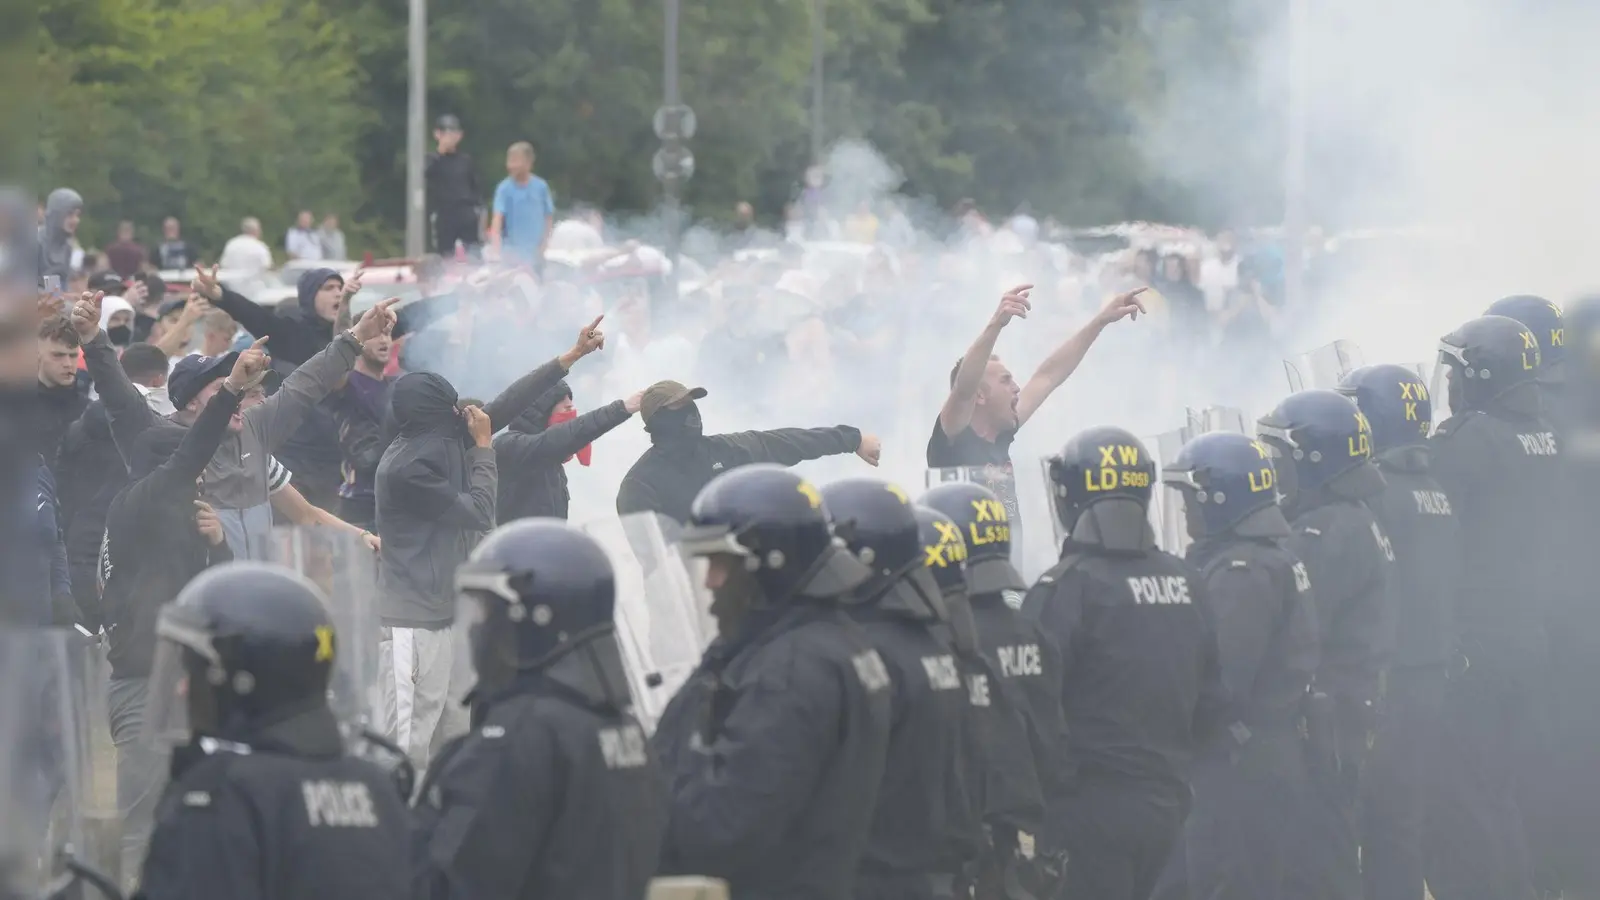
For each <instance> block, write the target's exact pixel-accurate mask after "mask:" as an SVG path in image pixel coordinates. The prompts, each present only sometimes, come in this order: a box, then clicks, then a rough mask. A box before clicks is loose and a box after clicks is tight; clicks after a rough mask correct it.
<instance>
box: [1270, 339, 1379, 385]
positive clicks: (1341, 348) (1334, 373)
mask: <svg viewBox="0 0 1600 900" xmlns="http://www.w3.org/2000/svg"><path fill="white" fill-rule="evenodd" d="M1364 365H1366V362H1365V361H1364V358H1363V356H1362V353H1361V348H1360V347H1357V346H1356V344H1355V342H1354V341H1346V340H1337V341H1334V342H1333V343H1331V344H1323V345H1322V346H1321V347H1318V348H1316V349H1314V350H1309V351H1307V352H1305V353H1302V354H1300V355H1299V356H1295V357H1291V358H1289V359H1286V360H1284V361H1283V370H1284V373H1285V374H1286V375H1288V377H1289V391H1290V392H1291V393H1294V392H1298V391H1310V390H1329V391H1331V390H1333V389H1334V388H1336V387H1338V386H1339V381H1340V379H1342V378H1344V376H1346V375H1348V374H1350V372H1351V371H1352V370H1354V369H1359V368H1361V367H1362V366H1364Z"/></svg>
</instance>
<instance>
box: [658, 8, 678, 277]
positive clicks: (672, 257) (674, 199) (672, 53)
mask: <svg viewBox="0 0 1600 900" xmlns="http://www.w3.org/2000/svg"><path fill="white" fill-rule="evenodd" d="M666 3H667V9H666V28H667V44H666V52H665V54H664V56H665V60H664V62H665V64H666V71H665V72H663V73H662V75H663V78H662V84H663V87H664V97H663V99H664V100H665V104H666V105H667V106H677V105H678V103H679V98H678V0H666ZM673 143H676V141H674V142H673ZM678 182H679V179H677V178H668V179H666V185H665V187H666V202H665V209H664V210H663V212H664V213H665V218H666V228H667V247H666V249H667V262H668V263H669V264H671V266H672V271H671V272H670V273H668V275H667V297H668V298H669V302H671V303H674V304H676V303H677V302H678V238H679V234H678V232H679V228H680V226H679V224H678V220H679V210H678V189H679V183H678Z"/></svg>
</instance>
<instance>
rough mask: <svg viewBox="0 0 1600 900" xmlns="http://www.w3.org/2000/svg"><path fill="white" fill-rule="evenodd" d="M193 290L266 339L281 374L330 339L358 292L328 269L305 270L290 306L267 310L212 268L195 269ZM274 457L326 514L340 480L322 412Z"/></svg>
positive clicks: (327, 417) (335, 438)
mask: <svg viewBox="0 0 1600 900" xmlns="http://www.w3.org/2000/svg"><path fill="white" fill-rule="evenodd" d="M195 272H196V278H195V284H194V288H195V291H196V292H198V293H199V294H201V295H202V296H204V297H206V298H207V299H209V300H210V301H211V303H212V305H214V306H216V307H217V308H218V309H220V310H222V311H223V312H226V313H227V314H228V315H230V316H232V317H233V318H234V320H235V321H237V322H238V323H239V325H240V326H241V327H242V328H244V330H245V331H248V332H250V333H251V334H252V335H255V336H256V337H265V338H270V339H271V343H270V344H269V346H271V347H272V367H273V370H274V371H276V372H277V373H278V374H279V375H283V376H287V375H288V374H289V373H290V372H292V371H294V369H295V367H296V366H299V365H300V364H301V363H304V362H305V361H306V360H308V359H310V358H311V357H312V356H314V355H316V354H317V353H318V352H320V351H321V350H322V348H323V347H326V346H327V345H328V341H330V340H332V339H333V333H334V328H335V325H336V323H338V322H339V321H340V320H341V319H344V318H348V316H349V303H350V298H351V297H352V296H354V295H355V293H356V291H359V290H360V289H361V279H360V277H359V275H358V276H357V277H354V278H351V279H350V281H349V282H348V283H347V282H346V281H345V280H344V276H342V275H340V274H339V273H338V272H336V271H334V270H333V269H307V270H306V271H305V272H303V273H301V275H300V281H299V283H298V284H297V285H296V293H297V302H296V304H295V305H294V306H293V307H288V308H286V309H282V310H278V311H275V310H268V309H265V308H263V307H261V306H259V305H257V304H256V303H255V302H253V301H251V300H249V299H247V298H246V297H244V296H243V295H242V294H239V293H237V292H235V291H231V290H228V289H227V288H224V287H223V286H222V285H221V284H220V283H219V282H218V281H217V280H216V269H215V268H213V269H212V270H211V271H210V272H206V271H205V270H203V269H196V270H195ZM278 456H279V457H280V458H281V459H282V460H283V464H284V465H286V466H288V467H289V470H290V471H291V472H294V475H295V484H296V486H297V487H298V488H299V489H300V492H301V493H303V494H305V495H306V499H307V500H310V501H311V503H312V504H313V505H315V506H318V507H321V508H322V509H327V510H332V509H333V508H334V505H335V503H336V501H337V498H338V488H339V484H340V482H341V480H342V479H341V476H340V472H339V463H340V454H339V426H338V424H337V423H335V422H334V420H333V415H332V414H331V413H330V412H328V411H327V410H325V409H320V408H319V409H313V410H311V412H310V413H309V414H308V415H307V416H306V420H305V422H304V423H302V424H301V426H300V428H299V430H298V431H296V432H295V434H294V435H293V436H292V437H290V439H289V441H288V443H286V444H284V446H283V450H282V452H281V453H279V454H278Z"/></svg>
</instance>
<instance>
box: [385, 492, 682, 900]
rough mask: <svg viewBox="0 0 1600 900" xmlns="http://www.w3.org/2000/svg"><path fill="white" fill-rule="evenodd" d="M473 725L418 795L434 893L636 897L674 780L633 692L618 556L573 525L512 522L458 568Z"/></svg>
mask: <svg viewBox="0 0 1600 900" xmlns="http://www.w3.org/2000/svg"><path fill="white" fill-rule="evenodd" d="M456 585H457V587H458V589H459V590H460V591H461V593H462V594H463V596H462V599H461V601H460V602H461V603H462V604H463V605H464V606H466V605H473V606H471V608H472V609H474V610H475V611H476V612H478V613H479V616H478V617H476V618H477V620H476V621H474V623H473V624H472V625H471V626H469V628H470V632H469V633H470V638H471V642H472V645H473V661H474V665H475V666H476V668H477V674H478V685H477V687H476V688H475V689H474V696H473V711H474V719H475V720H476V722H475V726H476V727H475V728H474V729H473V731H471V732H470V733H468V734H466V735H464V736H462V737H460V738H457V739H456V740H455V741H453V742H451V743H450V744H448V745H446V747H445V749H444V750H443V751H441V753H440V757H439V759H438V760H436V761H435V762H434V764H433V766H432V767H431V768H430V770H429V772H428V776H427V778H426V779H425V780H424V782H423V786H422V790H421V791H420V792H419V796H418V799H417V803H416V817H417V829H416V838H415V840H416V861H417V884H416V891H415V894H414V896H415V897H418V898H426V900H489V898H496V900H498V898H530V900H531V898H535V897H585V898H593V900H607V898H609V900H637V898H638V897H641V896H643V895H644V893H645V891H646V890H647V888H648V885H649V882H650V878H651V877H652V876H653V875H654V874H655V872H656V868H657V862H658V858H659V854H660V849H661V838H662V834H663V832H664V830H665V828H666V798H665V785H664V781H663V777H662V773H661V770H660V769H659V767H658V766H657V764H656V761H655V759H654V758H653V757H652V756H651V754H650V752H649V744H648V742H647V741H646V738H645V733H644V729H643V728H641V727H640V725H639V723H638V721H637V720H636V719H634V717H633V715H632V714H631V713H630V712H629V711H628V708H629V704H630V702H631V701H630V696H629V692H628V687H627V680H626V675H625V673H624V670H623V667H622V658H621V651H620V649H619V647H618V645H617V641H616V636H615V633H614V628H613V625H612V615H613V607H614V597H615V577H614V575H613V573H612V568H611V563H610V561H609V560H608V559H607V558H606V555H605V552H604V551H603V550H602V549H601V548H600V547H599V545H597V544H596V543H595V542H594V541H593V540H592V539H591V538H589V537H588V536H586V535H584V534H582V533H581V532H578V531H576V530H575V529H572V528H569V527H568V526H567V525H565V524H564V523H561V522H557V521H554V520H548V519H522V520H519V521H517V522H512V523H509V524H507V525H503V526H501V527H500V528H498V529H496V530H495V531H494V532H492V533H491V534H490V535H489V536H488V537H487V538H486V539H485V540H484V542H483V543H482V544H481V545H479V547H478V548H477V550H476V551H474V553H473V555H472V559H471V561H469V562H468V563H467V564H465V565H463V566H461V567H460V568H459V569H458V570H457V572H456Z"/></svg>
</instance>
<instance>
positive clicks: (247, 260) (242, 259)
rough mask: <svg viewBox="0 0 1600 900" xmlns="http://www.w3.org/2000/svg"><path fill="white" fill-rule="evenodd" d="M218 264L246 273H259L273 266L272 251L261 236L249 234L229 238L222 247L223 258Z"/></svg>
mask: <svg viewBox="0 0 1600 900" xmlns="http://www.w3.org/2000/svg"><path fill="white" fill-rule="evenodd" d="M217 265H219V266H221V267H222V268H224V269H227V270H230V271H234V270H236V271H238V272H239V273H241V274H245V275H258V274H260V273H262V272H265V271H267V270H268V269H271V268H272V251H271V250H270V249H268V248H267V245H266V244H264V243H262V242H261V239H260V238H255V237H251V236H250V235H248V234H241V235H236V236H234V237H232V238H229V239H228V243H226V244H224V245H223V247H222V258H221V259H219V260H217Z"/></svg>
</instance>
